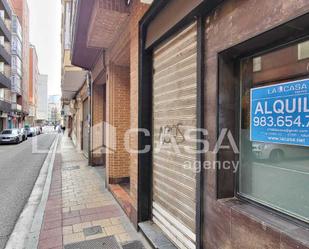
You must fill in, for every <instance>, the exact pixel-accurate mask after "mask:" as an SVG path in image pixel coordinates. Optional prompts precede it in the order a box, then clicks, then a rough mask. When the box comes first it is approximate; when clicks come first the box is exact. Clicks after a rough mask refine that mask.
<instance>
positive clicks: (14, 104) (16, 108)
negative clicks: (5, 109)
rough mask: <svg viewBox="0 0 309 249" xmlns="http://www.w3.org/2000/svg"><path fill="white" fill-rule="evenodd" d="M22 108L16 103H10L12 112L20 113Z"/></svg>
mask: <svg viewBox="0 0 309 249" xmlns="http://www.w3.org/2000/svg"><path fill="white" fill-rule="evenodd" d="M22 109H23V108H22V106H21V105H19V104H17V103H12V110H13V111H19V112H21V111H22Z"/></svg>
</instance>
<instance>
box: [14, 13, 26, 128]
mask: <svg viewBox="0 0 309 249" xmlns="http://www.w3.org/2000/svg"><path fill="white" fill-rule="evenodd" d="M22 40H23V37H22V27H21V25H20V22H19V20H18V17H17V16H16V15H13V16H12V48H11V50H12V70H11V71H12V76H11V82H12V87H11V91H12V114H13V115H14V124H13V126H14V127H16V128H17V127H19V128H20V127H22V126H23V124H24V119H25V114H24V113H23V109H22V102H23V96H22V93H23V91H22V74H23V72H22V63H23V62H22V60H23V49H22Z"/></svg>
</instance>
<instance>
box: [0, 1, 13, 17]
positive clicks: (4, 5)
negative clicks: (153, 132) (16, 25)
mask: <svg viewBox="0 0 309 249" xmlns="http://www.w3.org/2000/svg"><path fill="white" fill-rule="evenodd" d="M0 8H1V9H3V10H5V14H6V17H7V18H8V19H12V10H11V8H10V6H9V4H8V2H7V0H0Z"/></svg>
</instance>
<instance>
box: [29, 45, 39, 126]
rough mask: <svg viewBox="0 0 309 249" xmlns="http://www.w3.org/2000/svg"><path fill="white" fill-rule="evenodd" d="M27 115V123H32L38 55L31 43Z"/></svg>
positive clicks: (35, 96)
mask: <svg viewBox="0 0 309 249" xmlns="http://www.w3.org/2000/svg"><path fill="white" fill-rule="evenodd" d="M28 71H29V87H28V93H29V95H28V96H29V97H28V99H29V115H28V117H27V123H28V125H34V124H35V122H36V119H37V104H38V103H37V102H38V77H39V67H38V55H37V52H36V49H35V47H34V46H33V45H30V50H29V70H28Z"/></svg>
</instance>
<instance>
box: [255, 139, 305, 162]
mask: <svg viewBox="0 0 309 249" xmlns="http://www.w3.org/2000/svg"><path fill="white" fill-rule="evenodd" d="M252 151H253V153H254V154H255V157H256V158H257V159H264V160H265V159H268V160H270V161H271V162H275V163H279V162H282V161H283V160H285V159H308V158H309V148H308V147H301V146H294V145H283V144H267V143H259V142H254V143H253V144H252Z"/></svg>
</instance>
